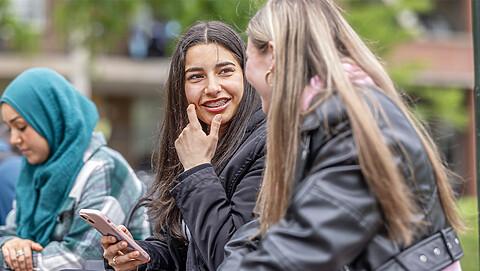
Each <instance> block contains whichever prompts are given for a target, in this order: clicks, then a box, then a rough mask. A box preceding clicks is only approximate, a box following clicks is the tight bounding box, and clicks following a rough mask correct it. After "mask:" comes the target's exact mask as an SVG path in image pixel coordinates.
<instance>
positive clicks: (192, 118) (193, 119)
mask: <svg viewBox="0 0 480 271" xmlns="http://www.w3.org/2000/svg"><path fill="white" fill-rule="evenodd" d="M187 115H188V121H189V122H190V124H191V125H192V126H193V127H195V128H198V127H201V125H200V122H199V121H198V118H197V112H195V105H194V104H189V105H188V107H187Z"/></svg>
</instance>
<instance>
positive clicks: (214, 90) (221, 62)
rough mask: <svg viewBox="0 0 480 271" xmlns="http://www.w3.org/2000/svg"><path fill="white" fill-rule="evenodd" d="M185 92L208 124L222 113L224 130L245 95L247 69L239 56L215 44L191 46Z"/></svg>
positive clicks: (187, 59) (187, 55) (186, 62)
mask: <svg viewBox="0 0 480 271" xmlns="http://www.w3.org/2000/svg"><path fill="white" fill-rule="evenodd" d="M185 95H186V97H187V100H188V103H189V104H194V105H195V107H196V113H197V117H198V118H199V119H200V120H202V121H203V122H205V123H206V124H208V125H210V123H211V122H212V119H213V117H214V116H215V115H217V114H221V115H222V127H221V131H224V129H225V128H226V127H228V123H229V122H230V120H231V119H232V118H233V117H234V116H235V114H236V113H237V110H238V107H239V105H240V102H241V101H242V97H243V71H242V68H241V66H240V64H239V63H238V61H237V59H236V58H235V56H234V55H233V54H232V53H231V52H230V51H229V50H227V49H225V47H223V46H221V45H217V44H214V43H208V44H198V45H195V46H192V47H190V48H189V49H188V50H187V53H186V55H185Z"/></svg>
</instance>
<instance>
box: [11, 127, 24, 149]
mask: <svg viewBox="0 0 480 271" xmlns="http://www.w3.org/2000/svg"><path fill="white" fill-rule="evenodd" d="M21 142H22V138H21V137H20V135H18V133H17V132H16V131H14V130H13V129H12V131H11V132H10V144H12V145H15V146H18V145H19V144H20V143H21Z"/></svg>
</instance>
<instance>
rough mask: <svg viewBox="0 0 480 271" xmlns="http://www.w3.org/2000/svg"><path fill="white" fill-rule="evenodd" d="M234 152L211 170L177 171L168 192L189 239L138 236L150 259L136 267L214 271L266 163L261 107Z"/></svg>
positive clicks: (249, 212)
mask: <svg viewBox="0 0 480 271" xmlns="http://www.w3.org/2000/svg"><path fill="white" fill-rule="evenodd" d="M240 140H242V141H243V143H242V144H241V145H240V147H239V148H238V150H237V151H236V152H235V154H234V155H233V156H232V157H231V158H230V160H229V161H228V162H227V163H226V165H225V166H224V167H223V169H221V172H220V174H219V175H217V174H216V173H215V170H214V169H213V167H212V165H211V164H203V165H199V166H197V167H195V168H192V169H190V170H188V171H186V172H184V173H182V174H181V175H180V176H179V180H180V184H178V185H177V186H176V187H175V188H174V189H172V191H171V194H172V196H173V197H174V198H175V201H176V203H177V206H178V207H179V208H180V210H181V212H182V215H183V220H184V222H185V224H186V226H187V227H188V229H189V231H190V242H189V244H188V245H186V244H184V243H183V242H181V241H180V240H178V239H174V238H172V237H169V236H166V238H167V242H162V241H160V240H157V239H155V238H149V239H147V240H145V241H138V243H139V245H140V246H141V247H142V248H143V249H145V251H146V252H147V253H148V254H149V255H150V257H151V260H150V262H148V263H147V264H144V265H141V266H140V268H139V270H208V269H210V270H215V269H216V267H217V266H218V265H220V263H221V262H222V260H223V257H224V246H225V244H226V242H227V241H228V240H229V239H230V237H231V236H232V235H233V233H234V232H235V231H236V230H237V228H239V227H240V226H242V225H243V224H245V223H246V222H248V221H250V220H252V219H253V208H254V206H255V201H256V198H257V195H258V190H259V188H260V182H261V178H262V173H263V167H264V162H265V150H266V146H265V142H266V121H265V115H264V114H263V112H262V111H261V110H259V111H258V112H256V113H255V114H254V115H252V117H251V120H250V122H249V124H248V127H247V130H246V134H245V136H244V138H243V139H240Z"/></svg>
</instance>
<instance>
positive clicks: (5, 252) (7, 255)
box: [2, 245, 13, 269]
mask: <svg viewBox="0 0 480 271" xmlns="http://www.w3.org/2000/svg"><path fill="white" fill-rule="evenodd" d="M2 253H3V259H5V262H6V263H7V265H8V267H9V268H10V269H13V266H12V262H11V261H10V251H9V250H8V248H7V247H6V246H5V245H4V246H3V247H2Z"/></svg>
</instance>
